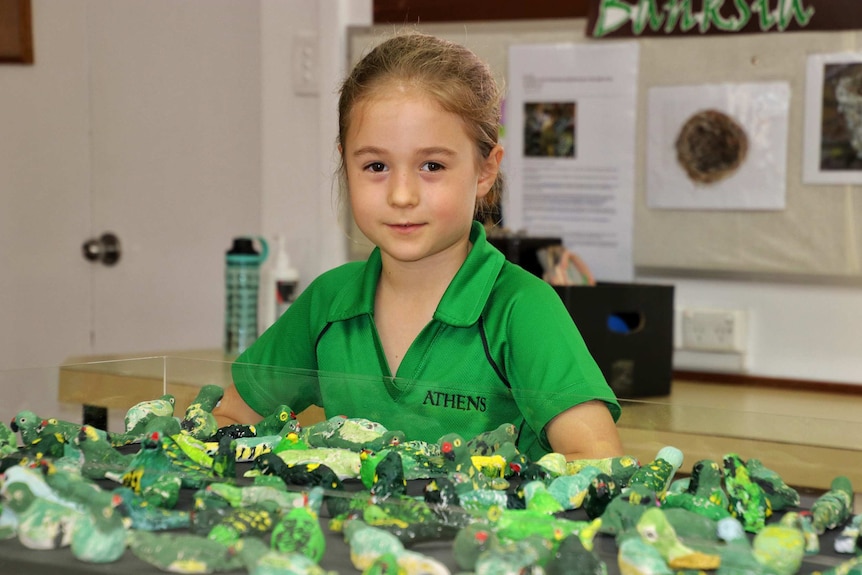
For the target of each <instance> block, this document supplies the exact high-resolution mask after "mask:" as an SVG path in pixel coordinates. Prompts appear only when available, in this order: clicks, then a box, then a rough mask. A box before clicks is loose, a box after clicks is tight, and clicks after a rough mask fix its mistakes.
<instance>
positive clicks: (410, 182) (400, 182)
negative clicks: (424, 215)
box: [389, 173, 419, 207]
mask: <svg viewBox="0 0 862 575" xmlns="http://www.w3.org/2000/svg"><path fill="white" fill-rule="evenodd" d="M390 183H391V185H390V187H389V204H390V205H392V206H397V207H410V206H415V205H416V204H417V203H418V201H419V188H418V186H417V185H416V179H415V178H413V177H411V175H410V174H404V173H402V174H398V175H397V176H396V177H394V178H391V179H390Z"/></svg>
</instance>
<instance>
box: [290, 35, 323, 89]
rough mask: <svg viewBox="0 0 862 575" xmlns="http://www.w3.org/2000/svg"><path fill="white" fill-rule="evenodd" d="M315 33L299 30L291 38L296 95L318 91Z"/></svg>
mask: <svg viewBox="0 0 862 575" xmlns="http://www.w3.org/2000/svg"><path fill="white" fill-rule="evenodd" d="M318 52H319V49H318V47H317V34H315V33H313V32H301V33H299V34H297V35H296V36H294V38H293V91H294V93H295V94H296V95H298V96H317V95H318V94H319V93H320V86H319V84H320V58H319V57H318Z"/></svg>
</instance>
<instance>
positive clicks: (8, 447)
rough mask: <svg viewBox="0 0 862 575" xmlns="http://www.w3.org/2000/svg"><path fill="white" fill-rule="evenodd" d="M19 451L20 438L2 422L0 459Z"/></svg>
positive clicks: (0, 428) (0, 423) (0, 429)
mask: <svg viewBox="0 0 862 575" xmlns="http://www.w3.org/2000/svg"><path fill="white" fill-rule="evenodd" d="M17 450H18V438H17V437H16V436H15V432H14V431H12V429H10V428H9V426H8V425H6V424H5V423H3V422H2V421H0V458H3V457H6V456H7V455H11V454H13V453H15V452H16V451H17Z"/></svg>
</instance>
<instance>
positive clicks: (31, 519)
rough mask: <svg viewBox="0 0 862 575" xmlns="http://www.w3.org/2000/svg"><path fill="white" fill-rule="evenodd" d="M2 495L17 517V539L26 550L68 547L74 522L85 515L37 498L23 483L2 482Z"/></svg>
mask: <svg viewBox="0 0 862 575" xmlns="http://www.w3.org/2000/svg"><path fill="white" fill-rule="evenodd" d="M3 495H4V498H5V501H6V505H7V506H8V507H9V509H11V510H12V511H13V512H14V513H15V514H16V516H17V518H18V528H17V535H18V541H20V542H21V545H23V546H24V547H27V548H28V549H59V548H61V547H68V546H69V545H70V544H71V542H72V533H74V531H75V527H76V525H77V524H78V523H79V522H80V521H81V520H82V519H83V517H84V513H83V512H82V511H75V510H73V509H70V508H69V507H67V506H66V505H62V504H60V503H57V502H55V501H51V500H48V499H44V498H42V497H37V496H36V495H34V494H33V492H32V491H31V490H30V488H29V487H28V486H27V485H26V484H24V483H13V484H11V485H5V486H4V493H3Z"/></svg>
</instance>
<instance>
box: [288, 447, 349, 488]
mask: <svg viewBox="0 0 862 575" xmlns="http://www.w3.org/2000/svg"><path fill="white" fill-rule="evenodd" d="M276 455H277V456H278V457H279V458H280V459H281V460H282V461H284V462H285V463H286V464H287V465H314V464H317V465H325V466H326V467H328V468H329V469H331V470H332V471H333V472H335V474H336V475H337V476H338V478H339V479H341V480H344V479H348V478H351V479H352V478H356V477H359V473H360V469H361V467H362V462H361V459H360V454H359V452H356V451H352V450H350V449H344V448H340V447H329V448H317V449H315V448H311V449H296V450H288V451H281V452H279V453H277V454H276Z"/></svg>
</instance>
